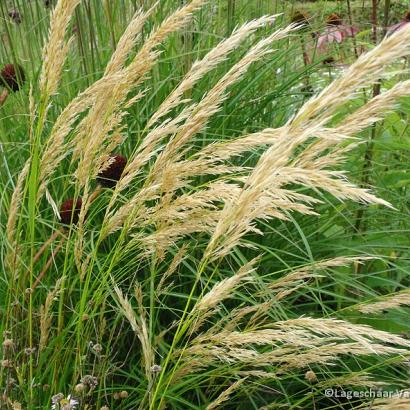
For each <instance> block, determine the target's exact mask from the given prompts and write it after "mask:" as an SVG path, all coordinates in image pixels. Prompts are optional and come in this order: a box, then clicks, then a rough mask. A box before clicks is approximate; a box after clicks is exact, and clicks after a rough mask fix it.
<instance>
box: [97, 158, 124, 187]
mask: <svg viewBox="0 0 410 410" xmlns="http://www.w3.org/2000/svg"><path fill="white" fill-rule="evenodd" d="M111 161H112V162H111V163H110V165H108V167H107V168H105V169H104V170H103V171H101V172H100V173H99V174H98V176H97V181H98V182H99V183H100V184H101V185H102V186H103V187H106V188H112V187H114V186H115V184H116V183H117V182H118V181H119V179H120V178H121V175H122V173H123V171H124V168H125V166H126V165H127V158H125V157H123V156H122V155H112V156H111Z"/></svg>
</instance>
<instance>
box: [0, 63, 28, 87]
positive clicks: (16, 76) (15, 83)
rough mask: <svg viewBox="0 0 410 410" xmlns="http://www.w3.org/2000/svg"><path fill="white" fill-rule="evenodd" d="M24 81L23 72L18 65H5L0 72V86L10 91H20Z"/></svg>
mask: <svg viewBox="0 0 410 410" xmlns="http://www.w3.org/2000/svg"><path fill="white" fill-rule="evenodd" d="M25 80H26V76H25V74H24V70H23V68H22V67H21V66H19V65H18V64H6V65H5V66H4V67H3V69H2V70H1V72H0V84H1V85H2V86H3V87H7V88H10V89H11V90H12V91H18V90H20V88H21V87H22V85H23V83H24V81H25Z"/></svg>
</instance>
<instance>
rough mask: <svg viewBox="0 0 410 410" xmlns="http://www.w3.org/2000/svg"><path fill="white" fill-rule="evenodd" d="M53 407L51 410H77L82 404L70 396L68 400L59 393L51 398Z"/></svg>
mask: <svg viewBox="0 0 410 410" xmlns="http://www.w3.org/2000/svg"><path fill="white" fill-rule="evenodd" d="M51 401H52V403H53V404H52V406H51V410H75V409H77V408H78V407H77V406H78V405H79V404H80V402H79V401H78V400H77V399H75V398H74V397H71V395H70V394H69V395H68V396H67V398H65V397H64V395H63V394H62V393H58V394H56V395H55V396H53V397H52V398H51Z"/></svg>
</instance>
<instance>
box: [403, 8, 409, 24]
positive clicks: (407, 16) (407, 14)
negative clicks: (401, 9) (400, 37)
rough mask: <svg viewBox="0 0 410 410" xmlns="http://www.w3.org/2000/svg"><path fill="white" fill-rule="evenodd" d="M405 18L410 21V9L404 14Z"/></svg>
mask: <svg viewBox="0 0 410 410" xmlns="http://www.w3.org/2000/svg"><path fill="white" fill-rule="evenodd" d="M404 20H406V21H408V22H409V23H410V10H407V12H406V14H405V15H404Z"/></svg>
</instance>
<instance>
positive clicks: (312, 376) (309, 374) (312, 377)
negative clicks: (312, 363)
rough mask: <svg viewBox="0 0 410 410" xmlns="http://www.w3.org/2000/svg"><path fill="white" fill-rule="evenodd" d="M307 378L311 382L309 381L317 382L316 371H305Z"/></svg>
mask: <svg viewBox="0 0 410 410" xmlns="http://www.w3.org/2000/svg"><path fill="white" fill-rule="evenodd" d="M305 379H306V380H307V381H308V382H309V383H315V382H317V377H316V373H315V372H314V371H312V370H308V371H307V372H306V373H305Z"/></svg>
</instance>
